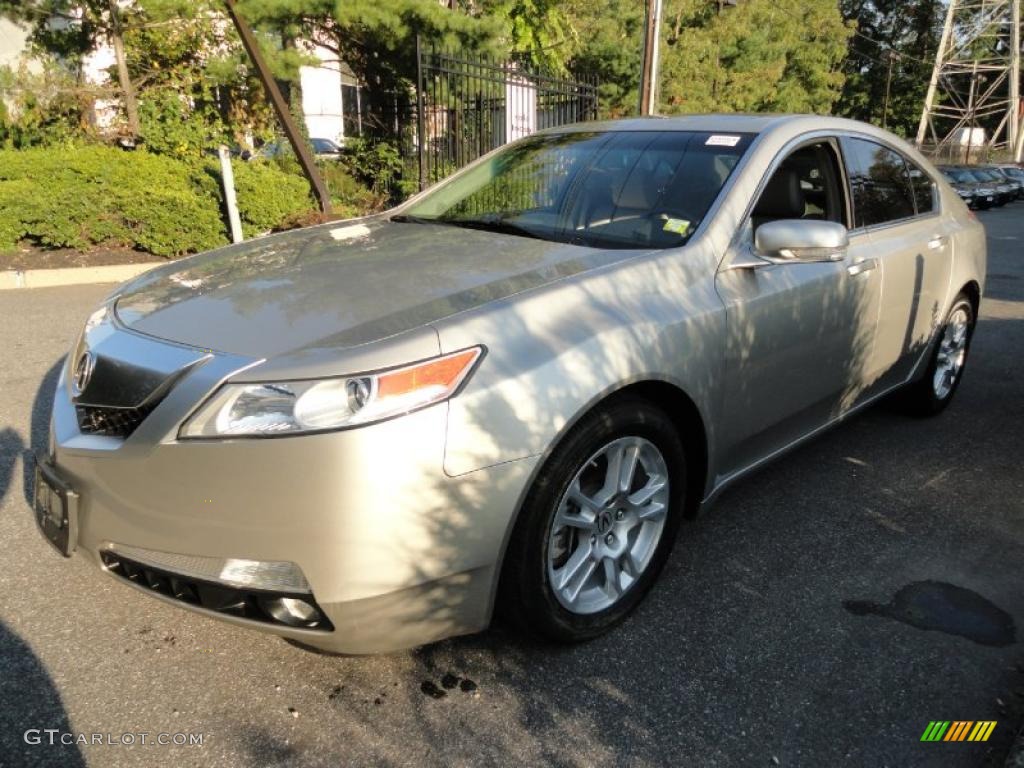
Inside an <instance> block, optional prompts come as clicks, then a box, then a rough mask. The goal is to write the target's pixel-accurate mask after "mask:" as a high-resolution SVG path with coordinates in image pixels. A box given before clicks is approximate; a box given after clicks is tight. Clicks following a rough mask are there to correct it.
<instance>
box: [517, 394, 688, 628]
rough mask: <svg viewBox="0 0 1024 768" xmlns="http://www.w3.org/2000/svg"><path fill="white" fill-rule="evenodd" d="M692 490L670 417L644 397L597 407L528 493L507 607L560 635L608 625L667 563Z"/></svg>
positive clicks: (521, 621)
mask: <svg viewBox="0 0 1024 768" xmlns="http://www.w3.org/2000/svg"><path fill="white" fill-rule="evenodd" d="M685 487H686V462H685V457H684V453H683V446H682V442H681V441H680V438H679V435H678V434H677V433H676V430H675V426H674V425H673V423H672V421H671V420H670V419H669V418H668V416H666V415H665V414H664V413H663V412H662V411H661V410H659V409H658V408H656V407H654V406H652V405H651V404H649V403H647V402H646V401H642V400H633V399H630V400H621V401H618V402H615V403H612V404H609V405H607V406H602V407H600V408H599V410H597V411H595V412H594V413H592V414H591V415H590V416H588V417H587V418H585V419H584V420H583V421H582V422H581V423H580V424H579V425H577V427H576V428H575V429H574V430H573V431H572V432H571V433H570V434H569V435H568V436H567V437H566V438H565V440H563V442H562V444H561V445H559V447H558V448H557V449H556V450H555V452H554V454H553V455H552V456H551V458H550V459H549V460H548V462H547V464H546V465H545V466H544V468H543V469H542V470H541V472H540V474H539V475H538V477H537V480H536V482H535V484H534V486H533V488H532V489H531V491H530V493H529V494H528V496H527V499H526V501H525V503H524V506H523V510H522V513H521V515H520V519H519V521H518V523H517V524H516V528H515V530H514V532H513V536H512V539H511V541H510V543H509V550H508V554H507V556H506V559H505V567H504V570H503V573H502V582H501V593H500V595H501V601H502V603H501V606H500V608H501V609H502V610H503V612H505V613H506V614H507V615H509V616H510V618H511V619H512V620H513V622H514V623H515V624H517V625H518V626H519V627H520V628H522V629H525V630H526V631H528V632H530V633H532V634H536V635H540V636H543V637H546V638H550V639H554V640H561V641H566V642H572V641H579V640H585V639H588V638H591V637H595V636H597V635H600V634H601V633H603V632H606V631H607V630H608V629H610V628H611V627H613V626H614V625H615V624H616V623H618V622H619V621H621V620H622V619H623V618H625V617H626V615H628V614H629V612H630V611H632V610H633V608H635V607H636V605H637V604H638V603H639V602H640V601H641V600H642V599H643V597H644V595H645V594H646V593H647V591H648V590H649V589H650V587H651V585H652V584H653V583H654V581H655V579H656V578H657V575H658V573H659V572H660V571H661V569H662V567H663V566H664V564H665V561H666V559H667V557H668V554H669V552H670V550H671V548H672V542H673V539H674V538H675V535H676V532H677V530H678V526H679V523H680V520H681V519H682V507H683V500H684V495H685V492H684V489H685Z"/></svg>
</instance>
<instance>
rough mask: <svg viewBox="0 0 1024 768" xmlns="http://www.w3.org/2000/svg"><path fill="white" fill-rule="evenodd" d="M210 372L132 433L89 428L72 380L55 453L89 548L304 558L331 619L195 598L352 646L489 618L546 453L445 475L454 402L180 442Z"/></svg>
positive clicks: (297, 635) (63, 390) (326, 644)
mask: <svg viewBox="0 0 1024 768" xmlns="http://www.w3.org/2000/svg"><path fill="white" fill-rule="evenodd" d="M209 368H210V366H203V367H201V368H199V369H197V370H196V371H195V372H194V373H192V374H190V376H189V377H187V378H186V380H184V381H183V382H182V383H181V384H180V385H179V386H178V387H177V388H176V389H175V390H173V391H172V392H171V393H170V394H169V395H168V396H167V398H165V400H164V401H162V402H161V403H160V405H158V406H157V407H156V409H155V410H154V411H153V413H152V414H151V415H150V416H149V417H148V418H147V420H146V421H145V422H143V424H142V425H141V426H140V427H139V428H138V430H137V431H136V433H135V434H133V435H132V436H130V437H129V438H128V439H127V440H124V441H117V440H111V439H109V438H99V437H96V436H93V435H83V434H82V433H81V432H80V431H79V429H78V423H77V421H76V417H75V411H74V405H73V403H72V401H71V399H70V396H69V393H68V388H67V386H66V384H65V379H64V376H63V375H62V377H61V380H60V382H59V383H58V386H57V393H56V397H55V403H54V412H53V440H52V446H53V447H52V456H51V458H50V461H51V462H52V464H53V465H54V466H55V467H56V469H57V471H58V472H59V473H60V475H61V476H62V477H63V478H64V479H66V481H67V482H68V483H69V485H70V486H71V487H73V488H74V490H75V492H76V493H77V494H78V499H77V529H78V530H77V537H76V539H77V541H76V543H77V549H78V551H79V552H81V553H83V554H84V555H85V556H87V557H88V558H90V559H91V560H93V561H94V562H95V563H96V564H97V565H98V566H99V567H101V568H103V569H104V570H106V569H107V568H106V566H105V565H104V563H103V559H104V554H105V553H107V554H108V556H109V553H111V552H116V551H117V550H118V548H119V547H121V548H123V547H131V548H137V549H143V550H150V551H155V552H163V553H172V554H179V555H188V556H194V557H199V558H244V559H248V560H253V561H281V562H290V563H294V564H296V565H297V566H298V567H299V569H301V572H302V574H303V575H304V577H305V579H306V580H307V582H308V585H309V588H310V590H311V592H312V595H313V597H314V598H315V600H316V603H317V604H318V606H319V608H320V609H321V610H322V611H323V613H324V614H325V615H326V617H327V618H328V619H329V624H330V626H331V627H333V629H303V628H290V627H285V626H278V625H270V624H267V623H266V622H257V621H252V620H250V619H247V618H245V617H244V616H227V615H224V614H222V613H217V612H215V611H211V610H208V609H206V608H204V607H202V606H199V605H186V606H185V607H188V608H190V609H192V610H196V611H198V612H200V613H205V614H208V615H211V616H216V617H217V618H220V619H223V620H227V621H231V622H233V623H236V624H241V625H245V626H249V627H252V628H254V629H259V630H264V631H271V632H274V633H277V634H281V635H284V636H287V637H291V638H293V639H296V640H299V641H301V642H303V643H306V644H309V645H312V646H316V647H319V648H324V649H327V650H331V651H336V652H341V653H379V652H387V651H392V650H397V649H401V648H408V647H412V646H415V645H420V644H423V643H427V642H431V641H434V640H438V639H441V638H444V637H448V636H451V635H456V634H463V633H468V632H473V631H478V630H480V629H483V628H484V627H486V626H487V624H488V623H489V621H490V615H491V609H492V601H493V595H494V591H495V587H496V580H497V575H498V566H499V563H500V559H501V553H502V549H503V545H504V541H505V538H506V535H507V533H508V530H509V528H510V525H511V521H512V518H513V515H514V511H515V510H516V508H517V505H518V503H519V500H520V497H521V495H522V493H523V490H524V488H525V486H526V484H527V483H528V481H529V477H530V475H531V473H532V469H533V467H534V464H535V461H536V460H535V459H525V460H522V461H515V462H509V463H507V464H503V465H499V466H497V467H492V468H489V469H486V470H480V471H477V472H472V473H469V474H466V475H463V476H460V477H450V476H448V475H446V474H445V472H444V469H443V465H442V464H443V455H444V440H445V433H446V419H447V412H448V406H447V404H440V405H438V406H433V407H430V408H427V409H424V410H422V411H419V412H416V413H413V414H410V415H408V416H404V417H401V418H398V419H393V420H391V421H387V422H383V423H380V424H375V425H372V426H369V427H363V428H359V429H352V430H345V431H339V432H332V433H325V434H316V435H306V436H296V437H282V438H274V439H235V440H190V441H179V440H177V439H176V437H175V434H176V430H175V429H174V428H173V425H175V424H178V423H180V422H181V421H182V420H183V419H184V418H185V416H187V413H188V411H189V409H190V408H191V407H192V406H194V405H195V403H196V402H197V400H196V398H195V391H193V392H192V394H191V396H190V395H189V394H188V390H190V389H207V390H208V389H209V388H210V387H211V386H215V385H216V380H217V377H218V376H219V375H220V374H219V373H218V372H217V371H216V370H212V369H211V370H207V373H205V374H204V373H203V371H204V369H209ZM204 376H210V377H211V378H210V380H209V381H206V382H205V383H204V382H203V381H202V379H203V377H204ZM193 378H196V379H197V381H191V380H192V379H193ZM108 559H109V557H108ZM135 586H137V587H138V588H139V589H142V590H146V591H148V592H149V593H150V594H153V595H154V596H156V597H158V598H159V599H164V600H167V601H170V602H179V601H175V600H174V598H173V597H171V596H167V595H166V594H161V593H160V592H156V591H154V590H147V587H146V585H145V584H144V583H138V584H135ZM179 604H180V603H179Z"/></svg>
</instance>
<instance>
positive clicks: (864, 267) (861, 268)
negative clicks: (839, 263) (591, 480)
mask: <svg viewBox="0 0 1024 768" xmlns="http://www.w3.org/2000/svg"><path fill="white" fill-rule="evenodd" d="M877 266H878V259H865V258H859V259H857V260H856V261H854V262H853V264H850V265H849V266H848V267H847V268H846V271H847V272H849V273H850V274H851V275H853V276H856V275H860V274H863V273H864V272H870V271H871V270H872V269H874V268H875V267H877Z"/></svg>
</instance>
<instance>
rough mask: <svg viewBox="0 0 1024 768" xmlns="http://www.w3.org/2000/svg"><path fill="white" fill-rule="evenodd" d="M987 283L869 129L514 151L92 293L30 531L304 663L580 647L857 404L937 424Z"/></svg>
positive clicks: (783, 123)
mask: <svg viewBox="0 0 1024 768" xmlns="http://www.w3.org/2000/svg"><path fill="white" fill-rule="evenodd" d="M985 268H986V254H985V240H984V237H983V231H982V227H981V225H980V224H979V223H978V222H977V221H976V220H975V218H974V216H973V214H971V213H970V212H969V211H968V210H967V207H966V206H965V205H964V204H963V203H962V202H961V200H960V199H959V197H958V196H957V195H956V193H955V192H954V191H953V190H952V189H951V188H950V186H949V185H948V183H947V182H946V181H945V180H944V179H943V177H942V176H941V175H940V174H939V173H938V171H936V170H935V168H934V167H933V166H932V165H930V164H929V162H928V161H927V160H926V159H925V158H924V157H922V156H921V155H920V154H919V153H917V152H916V151H915V150H914V149H913V148H911V147H910V146H908V145H907V144H905V143H903V142H902V141H900V140H899V139H897V138H895V137H894V136H892V135H890V134H888V133H885V132H882V131H880V130H878V129H876V128H873V127H871V126H868V125H864V124H861V123H856V122H850V121H845V120H839V119H830V118H821V117H799V116H796V117H794V116H788V117H787V116H783V117H779V116H764V117H762V116H757V117H744V116H699V117H680V118H672V119H641V120H627V121H622V122H608V123H591V124H580V125H576V126H572V127H563V128H558V129H554V130H548V131H543V132H540V133H537V134H535V135H533V136H530V137H529V138H525V139H522V140H520V141H517V142H515V143H512V144H510V145H508V146H506V147H504V148H502V149H499V150H497V151H495V152H493V153H491V154H489V155H487V156H485V157H483V158H481V159H480V160H479V161H477V162H475V163H474V164H472V165H470V166H469V167H467V168H466V169H464V170H463V171H461V172H459V173H457V174H455V175H454V176H452V177H451V178H450V179H449V180H447V181H445V182H443V183H441V184H438V185H437V186H436V187H434V188H432V189H430V190H428V191H426V192H425V193H422V194H420V195H419V196H417V197H415V198H413V199H412V200H410V201H409V202H408V203H406V204H404V205H402V206H400V207H399V208H397V209H395V210H392V211H389V212H387V213H385V214H382V215H378V216H373V217H369V218H364V219H360V220H355V221H349V222H344V223H332V224H325V225H322V226H317V227H313V228H309V229H303V230H298V231H294V232H289V233H284V234H278V235H274V236H270V237H267V238H263V239H260V240H255V241H252V242H249V243H244V244H240V245H235V246H230V247H227V248H223V249H221V250H218V251H214V252H212V253H207V254H202V255H199V256H195V257H192V258H189V259H186V260H184V261H180V262H175V263H173V264H168V265H166V266H163V267H160V268H158V269H156V270H153V271H151V272H149V273H147V274H145V275H143V276H142V277H140V278H138V279H136V280H135V281H133V282H130V283H128V284H126V285H124V286H121V287H120V288H118V289H117V290H115V291H114V292H113V293H112V294H111V295H110V296H109V297H108V298H107V299H106V300H105V301H104V302H103V303H102V305H101V306H99V307H98V308H97V309H96V311H95V312H94V313H93V314H92V315H91V316H90V317H89V318H88V320H87V322H86V323H85V327H84V330H83V331H82V333H81V336H80V338H78V340H77V341H75V343H74V346H73V347H72V349H71V351H70V354H69V355H68V357H67V362H66V365H65V366H64V370H63V373H62V375H61V377H60V381H59V384H58V387H57V392H56V397H55V401H54V406H53V418H52V427H51V435H50V444H49V448H48V451H47V452H46V453H45V454H43V455H40V456H38V457H37V461H36V491H35V500H34V510H35V516H36V521H37V523H38V525H39V527H40V529H41V530H42V532H43V534H44V535H45V537H46V538H47V539H49V541H50V542H52V543H53V544H54V545H55V547H56V548H57V549H58V550H59V551H60V552H61V553H63V554H64V555H67V556H70V555H71V554H72V553H75V552H78V553H80V554H81V555H84V556H85V557H87V558H88V559H89V560H91V561H93V562H94V563H95V564H96V565H97V566H98V567H99V568H100V569H101V570H102V571H104V572H105V574H106V576H107V577H109V578H113V579H117V580H120V581H123V582H125V583H126V584H128V585H130V586H132V587H135V588H136V589H138V590H141V591H143V592H146V593H148V594H150V595H153V596H154V597H156V598H158V599H160V600H164V601H166V602H169V603H174V604H177V605H181V606H183V607H186V608H189V609H191V610H194V611H197V612H199V613H201V614H204V615H207V616H211V617H217V618H220V619H223V620H226V621H230V622H232V623H235V624H238V625H241V626H246V627H251V628H253V629H262V630H266V631H270V632H275V633H277V634H279V635H283V636H285V637H287V638H290V639H291V640H293V641H295V642H298V643H300V644H304V645H307V646H314V647H318V648H322V649H326V650H329V651H335V652H341V653H375V652H387V651H391V650H395V649H400V648H407V647H411V646H415V645H418V644H422V643H427V642H431V641H434V640H438V639H440V638H444V637H448V636H451V635H456V634H460V633H468V632H473V631H477V630H481V629H483V628H485V627H487V626H488V624H489V623H490V622H491V620H492V617H493V616H494V615H495V614H496V613H498V614H502V615H503V616H504V617H506V620H507V621H508V622H509V623H510V624H512V625H513V626H519V627H521V628H523V629H524V630H525V631H528V632H531V633H534V634H537V635H540V636H542V637H545V638H550V639H554V640H561V641H576V640H583V639H586V638H590V637H593V636H595V635H598V634H600V633H602V632H605V631H606V630H608V629H609V628H611V627H612V626H613V625H615V624H616V622H618V621H620V620H621V619H623V618H624V617H625V616H626V615H627V614H628V613H629V612H630V611H631V610H632V609H633V608H635V607H636V606H637V604H638V603H639V602H640V601H641V599H642V598H643V597H644V595H645V593H647V591H648V590H649V589H650V588H651V586H652V584H653V583H654V581H655V580H656V578H657V576H658V573H659V571H661V569H662V567H663V566H664V564H665V562H666V559H667V557H668V555H669V551H670V550H671V548H672V546H673V542H674V540H675V539H676V534H677V531H678V529H679V527H680V523H681V522H682V521H683V519H684V518H685V517H687V516H689V515H693V514H696V513H697V512H699V511H700V510H701V509H702V508H704V507H707V506H708V505H709V504H710V503H711V502H712V500H713V499H714V498H715V497H716V496H717V495H718V494H719V492H720V491H721V490H722V489H723V488H725V487H726V486H728V485H729V484H730V483H732V482H733V481H735V480H737V479H739V478H741V477H743V476H744V475H746V474H747V473H749V472H751V471H753V470H755V469H757V468H758V467H760V466H761V465H763V464H764V463H765V462H767V461H769V460H771V459H773V458H775V457H777V456H779V455H780V454H782V453H783V452H785V451H787V450H788V449H790V448H792V447H793V446H796V445H798V444H800V443H801V442H803V441H805V440H807V439H809V438H811V437H813V436H815V435H816V434H818V433H819V432H821V431H822V430H824V429H826V428H827V427H830V426H832V425H834V424H836V423H837V422H839V421H841V420H843V419H845V418H846V417H848V416H850V415H851V414H853V413H855V412H856V411H858V410H859V409H861V408H864V407H866V406H868V405H869V404H871V403H873V402H875V401H877V400H878V399H879V398H882V397H885V396H891V398H890V399H893V401H894V402H898V403H899V404H901V406H902V407H904V408H906V409H907V410H909V411H910V412H912V413H915V414H920V415H931V414H937V413H939V412H940V411H942V410H943V408H945V407H946V405H947V404H948V403H949V402H950V400H951V398H953V396H954V394H955V392H956V390H957V387H958V385H959V384H960V382H961V379H962V376H963V371H964V366H965V363H966V360H967V355H968V350H969V346H970V342H971V334H972V332H973V329H974V327H975V320H976V318H977V314H978V303H979V301H980V297H981V286H982V285H984V282H985V281H984V278H985ZM822 482H826V479H825V478H823V479H822Z"/></svg>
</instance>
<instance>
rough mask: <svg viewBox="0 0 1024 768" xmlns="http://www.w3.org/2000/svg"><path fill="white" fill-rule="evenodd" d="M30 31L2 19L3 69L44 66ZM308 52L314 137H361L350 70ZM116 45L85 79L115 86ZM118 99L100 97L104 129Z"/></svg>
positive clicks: (309, 120) (94, 59)
mask: <svg viewBox="0 0 1024 768" xmlns="http://www.w3.org/2000/svg"><path fill="white" fill-rule="evenodd" d="M27 46H28V31H27V30H26V29H24V28H23V27H20V26H18V25H16V24H14V23H12V22H10V21H8V20H6V19H0V67H4V66H8V67H11V68H12V69H18V68H19V67H21V66H22V65H25V66H28V67H29V68H30V69H34V70H36V71H39V70H40V69H41V66H40V65H39V63H38V62H33V61H32V59H31V58H30V57H28V56H27V55H26V53H27ZM307 50H308V51H309V52H310V53H312V54H313V55H315V56H316V57H317V58H318V59H320V61H321V64H320V65H319V66H304V67H302V68H301V69H300V73H299V76H300V82H301V85H302V108H303V113H304V115H305V119H306V130H307V131H308V133H309V135H310V136H311V137H314V138H324V139H331V140H332V141H336V142H338V143H344V141H345V138H346V126H347V127H348V132H349V133H352V134H356V135H358V133H359V125H360V122H361V120H360V118H361V112H362V110H361V105H360V103H359V101H360V91H361V86H360V85H359V84H358V82H357V81H356V79H355V77H354V76H353V74H352V72H351V70H349V68H348V67H347V66H345V65H344V64H342V63H341V62H339V61H338V60H337V57H336V56H335V54H334V52H333V51H330V50H329V49H327V48H324V47H322V46H319V45H314V44H310V45H308V47H307ZM115 63H116V62H115V57H114V49H113V47H112V46H111V45H109V44H106V43H104V44H101V45H98V46H97V47H96V49H95V50H94V51H92V52H91V53H90V54H88V55H87V56H86V57H85V58H84V59H83V62H82V78H83V80H84V81H85V82H86V83H89V84H91V85H98V86H109V85H113V84H114V83H113V82H112V79H111V77H110V72H111V70H112V68H113V67H114V65H115ZM117 114H118V104H117V101H116V100H111V99H107V100H98V101H97V102H96V104H95V105H94V111H93V115H94V117H93V119H94V120H95V121H96V125H97V126H98V127H99V128H101V129H106V128H110V127H111V126H112V125H113V124H114V122H115V121H116V119H117Z"/></svg>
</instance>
